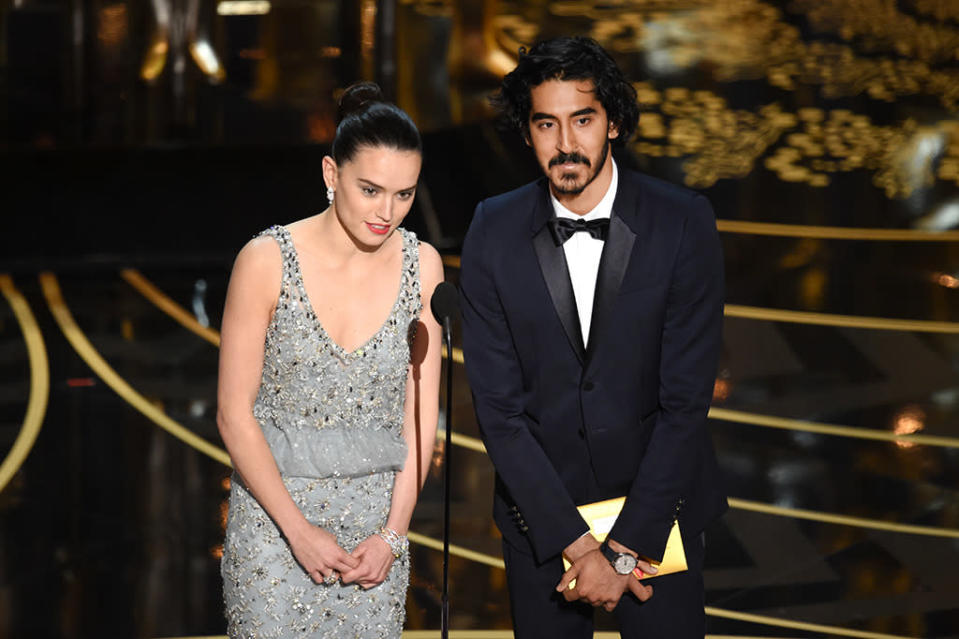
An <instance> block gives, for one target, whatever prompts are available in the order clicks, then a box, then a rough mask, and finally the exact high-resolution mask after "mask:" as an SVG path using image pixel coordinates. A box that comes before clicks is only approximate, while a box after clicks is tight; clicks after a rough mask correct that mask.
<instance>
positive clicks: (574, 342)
mask: <svg viewBox="0 0 959 639" xmlns="http://www.w3.org/2000/svg"><path fill="white" fill-rule="evenodd" d="M533 247H534V248H535V249H536V258H537V259H538V260H539V267H540V269H541V270H542V271H543V279H544V280H546V288H548V289H549V296H550V297H551V298H553V306H555V307H556V314H557V315H559V321H560V322H562V324H563V329H564V330H565V331H566V337H567V338H568V339H569V344H570V346H572V347H573V351H575V353H576V357H578V358H579V362H580V364H582V363H583V361H584V359H585V357H586V353H585V349H584V347H583V331H582V329H580V326H579V313H578V312H577V311H576V298H575V296H574V295H573V284H572V282H571V281H570V279H569V268H568V267H567V266H566V255H565V253H563V247H562V246H556V243H555V242H554V241H553V236H552V235H551V234H550V232H549V227H548V226H543V227H542V228H541V229H540V230H539V232H538V233H536V235H534V236H533Z"/></svg>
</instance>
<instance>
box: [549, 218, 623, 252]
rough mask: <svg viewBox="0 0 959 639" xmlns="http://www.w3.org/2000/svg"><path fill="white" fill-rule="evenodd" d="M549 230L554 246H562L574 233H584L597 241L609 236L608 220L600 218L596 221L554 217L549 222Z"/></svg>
mask: <svg viewBox="0 0 959 639" xmlns="http://www.w3.org/2000/svg"><path fill="white" fill-rule="evenodd" d="M549 230H550V232H552V234H553V240H554V241H555V242H556V246H562V245H563V244H565V243H566V240H568V239H569V238H571V237H573V234H574V233H577V232H579V231H584V232H586V233H589V234H590V235H592V236H593V237H595V238H596V239H597V240H603V241H605V240H606V236H607V235H609V218H608V217H605V218H600V219H598V220H590V221H589V222H587V221H585V220H571V219H569V218H568V217H554V218H553V219H551V220H550V221H549Z"/></svg>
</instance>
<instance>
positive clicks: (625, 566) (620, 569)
mask: <svg viewBox="0 0 959 639" xmlns="http://www.w3.org/2000/svg"><path fill="white" fill-rule="evenodd" d="M599 552H601V553H603V557H606V559H607V560H609V563H610V565H611V566H612V567H613V570H615V571H616V574H618V575H628V574H629V573H631V572H633V569H635V568H636V564H637V559H636V557H633V556H632V555H630V554H629V553H625V552H616V551H615V550H613V549H612V548H610V547H609V544H608V543H606V542H605V541H604V542H603V543H602V544H600V546H599Z"/></svg>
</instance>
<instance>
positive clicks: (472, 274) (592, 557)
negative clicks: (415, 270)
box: [461, 37, 726, 639]
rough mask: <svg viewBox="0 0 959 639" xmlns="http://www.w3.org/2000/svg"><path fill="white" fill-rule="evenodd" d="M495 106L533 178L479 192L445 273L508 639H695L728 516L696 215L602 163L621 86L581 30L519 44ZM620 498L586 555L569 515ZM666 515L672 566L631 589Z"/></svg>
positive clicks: (702, 208)
mask: <svg viewBox="0 0 959 639" xmlns="http://www.w3.org/2000/svg"><path fill="white" fill-rule="evenodd" d="M494 102H495V103H496V104H497V106H499V107H500V108H501V109H502V111H503V112H504V114H505V116H506V117H507V119H508V120H509V121H510V122H511V123H512V124H513V125H514V126H515V127H516V128H517V129H518V130H519V131H520V132H521V134H522V135H523V136H524V137H525V139H526V142H527V144H528V145H529V146H530V147H532V149H533V152H534V154H535V155H536V159H537V161H538V163H539V164H540V166H541V167H542V169H543V172H544V174H545V177H544V178H542V179H540V180H538V181H536V182H533V183H531V184H527V185H526V186H523V187H520V188H518V189H516V190H514V191H511V192H509V193H505V194H503V195H499V196H497V197H493V198H490V199H488V200H485V201H484V202H482V203H480V205H479V206H478V207H477V209H476V213H475V216H474V218H473V222H472V224H471V226H470V230H469V232H468V234H467V237H466V241H465V243H464V247H463V259H462V272H461V291H462V300H463V344H464V350H465V356H466V368H467V374H468V376H469V381H470V385H471V387H472V390H473V399H474V404H475V408H476V414H477V418H478V421H479V425H480V429H481V431H482V434H483V439H484V441H485V442H486V447H487V449H488V451H489V455H490V458H491V459H492V461H493V464H494V466H495V467H496V471H497V480H496V495H495V500H494V518H495V520H496V523H497V525H498V527H499V529H500V530H501V532H502V533H503V552H504V559H505V562H506V571H507V581H508V585H509V590H510V602H511V607H512V614H513V624H514V630H515V632H516V636H517V637H518V638H520V639H523V638H527V637H550V638H555V637H584V638H585V637H592V631H593V620H592V610H593V608H592V607H591V605H590V604H592V606H603V607H604V608H605V609H607V610H614V611H615V614H616V616H617V620H618V623H619V626H620V630H621V633H622V636H624V637H669V638H670V639H675V638H685V637H702V636H703V634H704V632H705V616H704V612H703V583H702V563H703V545H704V544H703V536H702V532H703V529H704V528H705V526H706V525H707V524H708V523H709V522H711V521H712V520H714V519H715V518H716V517H718V516H719V515H721V514H722V512H723V511H724V510H725V508H726V497H725V494H724V492H723V490H722V488H721V486H720V484H721V481H720V477H719V474H720V473H719V469H718V466H717V463H716V457H715V454H714V452H713V447H712V443H711V441H710V438H709V435H708V433H707V431H706V413H707V411H708V408H709V401H710V399H711V396H712V388H713V382H714V377H715V369H716V365H717V359H718V353H719V348H720V339H721V325H722V308H723V263H722V253H721V249H720V245H719V239H718V234H717V231H716V222H715V218H714V216H713V212H712V208H711V207H710V205H709V202H708V201H707V200H706V199H705V198H704V197H702V196H700V195H697V194H695V193H693V192H691V191H688V190H686V189H683V188H680V187H676V186H672V185H670V184H667V183H665V182H662V181H660V180H656V179H653V178H650V177H647V176H644V175H641V174H638V173H634V172H631V171H626V170H623V169H621V168H619V167H617V166H616V163H615V162H614V161H613V158H612V156H611V154H610V146H611V145H612V144H622V143H623V142H625V140H626V139H628V137H629V136H630V134H632V132H633V131H634V129H635V127H636V124H637V120H638V107H637V105H636V93H635V91H634V90H633V88H632V87H631V86H630V84H629V83H628V82H626V80H625V79H624V78H623V75H622V73H621V72H620V70H619V69H618V68H617V67H616V64H615V62H613V60H612V58H610V57H609V55H608V54H607V53H606V52H605V51H604V50H603V49H602V48H601V47H600V46H599V45H598V44H596V43H595V42H594V41H593V40H590V39H588V38H578V37H577V38H557V39H554V40H549V41H546V42H541V43H539V44H537V45H535V46H534V47H533V48H532V49H530V50H529V51H528V52H527V51H522V52H521V56H520V60H519V64H518V66H517V67H516V69H515V70H513V71H512V72H511V73H510V74H508V75H507V76H506V78H505V79H504V80H503V84H502V88H501V91H500V93H499V94H498V95H497V96H496V98H495V99H494ZM623 496H626V503H625V506H624V507H623V510H622V512H621V514H620V516H619V518H618V519H617V520H616V523H615V525H614V527H613V528H612V530H611V531H610V533H609V540H608V547H607V546H601V545H600V544H599V543H598V542H597V541H596V540H595V539H594V538H593V537H592V536H591V535H589V534H588V530H589V527H588V526H587V524H586V523H585V521H584V520H583V518H582V517H581V516H580V515H579V513H578V511H577V510H576V506H577V505H581V504H585V503H590V502H595V501H601V500H604V499H610V498H613V497H623ZM674 520H678V522H679V525H680V529H681V530H682V533H683V541H684V544H685V549H686V558H687V561H688V564H689V569H688V571H686V572H682V573H676V574H672V575H662V576H660V577H657V578H656V579H654V580H652V581H651V582H645V581H644V582H641V581H639V579H638V578H637V575H639V574H640V573H639V572H633V571H632V570H631V568H632V567H633V566H635V567H636V568H638V571H641V573H642V574H643V576H648V575H651V574H654V573H655V572H656V568H655V567H654V566H653V565H651V564H650V561H654V562H658V561H660V560H661V558H662V557H663V552H664V548H665V545H666V540H667V537H668V535H669V532H670V529H671V526H672V524H673V522H674ZM620 555H624V557H621V556H620ZM563 556H565V557H566V558H567V559H568V560H570V561H571V562H572V567H571V568H570V570H569V571H568V572H566V573H565V574H564V571H563V563H562V558H563ZM634 557H635V558H636V559H633V558H634ZM614 564H615V566H616V567H615V568H614ZM627 569H630V570H628V571H627ZM622 572H625V574H621V573H622ZM574 578H575V579H576V584H575V588H572V589H570V588H568V586H569V585H570V583H571V581H572V579H574ZM646 583H649V585H644V584H646ZM653 589H655V594H653Z"/></svg>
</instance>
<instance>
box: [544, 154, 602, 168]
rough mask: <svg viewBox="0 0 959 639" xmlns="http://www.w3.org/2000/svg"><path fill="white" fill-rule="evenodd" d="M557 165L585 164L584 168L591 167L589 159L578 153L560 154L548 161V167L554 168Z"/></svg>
mask: <svg viewBox="0 0 959 639" xmlns="http://www.w3.org/2000/svg"><path fill="white" fill-rule="evenodd" d="M557 164H585V165H586V166H592V165H591V164H590V162H589V158H587V157H586V156H585V155H580V154H579V153H560V154H559V155H557V156H556V157H554V158H553V159H552V160H550V161H549V166H550V167H554V166H556V165H557Z"/></svg>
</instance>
